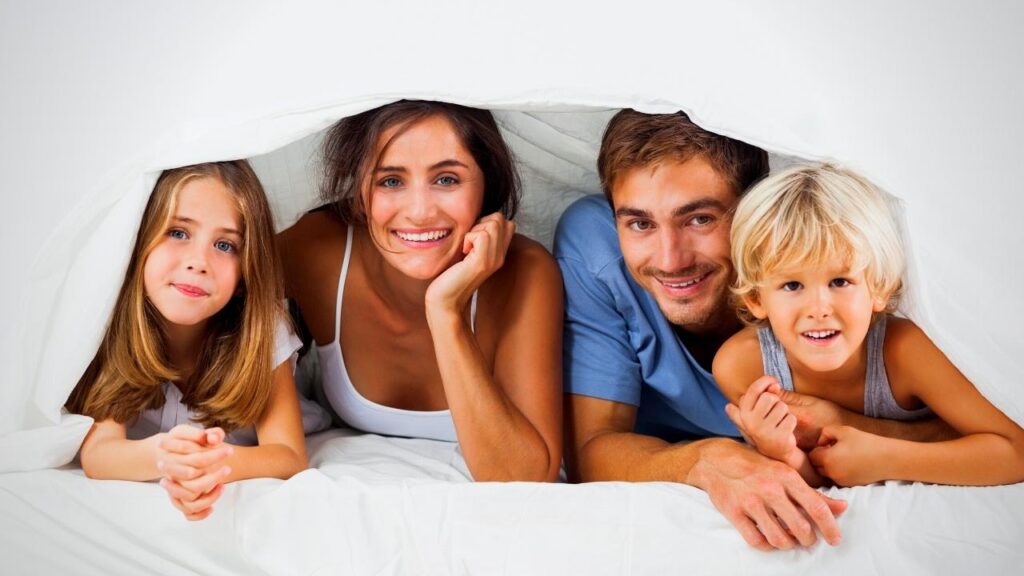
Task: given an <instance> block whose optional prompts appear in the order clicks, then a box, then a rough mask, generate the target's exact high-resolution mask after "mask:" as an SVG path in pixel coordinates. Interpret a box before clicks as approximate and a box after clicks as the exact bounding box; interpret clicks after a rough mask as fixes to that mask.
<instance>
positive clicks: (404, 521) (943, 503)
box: [0, 429, 1024, 575]
mask: <svg viewBox="0 0 1024 576" xmlns="http://www.w3.org/2000/svg"><path fill="white" fill-rule="evenodd" d="M309 449H310V454H311V462H310V463H311V469H310V470H307V471H305V472H303V473H301V474H299V475H297V476H295V477H293V478H292V479H291V480H288V481H286V482H282V481H279V480H269V479H262V480H248V481H243V482H236V483H234V484H232V485H229V486H228V487H227V488H226V490H225V493H224V496H223V498H222V499H221V501H220V502H219V503H218V505H217V507H216V510H215V512H214V513H213V514H212V515H211V516H210V517H209V518H208V519H206V520H204V521H202V522H188V521H185V520H184V519H183V518H182V517H181V516H180V514H179V513H178V512H177V511H176V510H174V509H173V508H172V507H171V506H170V504H169V503H168V502H167V501H166V497H165V495H164V493H163V491H162V490H161V489H160V487H159V486H157V485H156V484H155V483H139V482H120V481H94V480H89V479H88V478H86V477H85V476H84V475H83V474H82V471H81V469H80V468H77V467H75V466H73V465H72V466H66V467H63V468H60V469H50V470H40V471H33V472H19V473H9V474H3V475H0V517H2V520H0V558H2V559H3V560H2V561H0V572H2V573H4V574H19V575H20V574H143V573H145V574H210V575H216V574H274V575H276V574H458V575H461V574H524V575H527V574H528V575H542V574H559V575H564V574H593V575H601V574H634V575H637V574H658V575H661V574H673V573H693V574H735V573H758V574H783V573H785V574H790V573H826V572H827V573H830V574H968V573H971V574H1015V573H1019V570H1020V567H1021V566H1024V552H1022V551H1021V546H1020V544H1021V542H1024V522H1022V520H1021V519H1022V518H1024V484H1022V485H1015V486H1005V487H993V488H961V487H942V486H925V485H921V484H907V483H900V482H889V483H886V484H884V485H874V486H869V487H862V488H853V489H832V490H830V494H831V495H833V496H835V497H838V498H843V499H846V500H848V501H849V502H850V508H849V510H848V511H847V512H846V513H845V514H844V515H843V516H842V518H841V520H840V526H841V528H842V530H843V542H842V543H841V544H840V545H839V546H838V547H834V548H833V547H829V546H827V545H825V544H823V543H819V544H817V545H815V546H814V547H812V548H810V549H803V550H793V551H786V552H773V553H763V552H758V551H756V550H752V549H750V548H748V547H747V546H746V545H745V544H744V543H743V541H742V539H741V538H740V536H739V535H738V534H737V533H736V532H735V530H733V528H732V527H731V526H730V525H729V524H728V522H726V520H725V519H724V518H723V517H721V516H720V515H719V514H718V512H717V511H716V510H715V509H714V507H713V506H712V505H711V503H710V501H709V500H708V498H707V497H706V495H705V494H704V493H703V492H701V491H700V490H697V489H695V488H691V487H688V486H680V485H673V484H669V483H648V484H626V483H594V484H587V485H566V484H553V485H549V484H537V483H526V482H520V483H505V484H501V483H473V482H471V481H470V478H469V474H468V471H467V470H466V467H465V463H464V461H463V460H462V457H461V455H460V453H459V451H458V448H457V446H456V445H454V444H449V443H444V442H433V441H429V440H410V439H400V438H385V437H380V436H375V435H361V434H356V433H354V432H351V431H343V430H336V429H335V430H330V431H327V432H324V433H321V434H318V435H316V436H313V437H310V439H309Z"/></svg>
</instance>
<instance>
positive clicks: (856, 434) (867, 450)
mask: <svg viewBox="0 0 1024 576" xmlns="http://www.w3.org/2000/svg"><path fill="white" fill-rule="evenodd" d="M881 442H885V439H884V438H882V437H880V436H875V435H874V434H870V433H868V432H863V431H861V430H858V429H856V428H853V427H851V426H825V427H824V428H822V430H821V437H820V438H819V439H818V447H817V448H815V449H814V450H811V452H810V453H809V454H808V457H809V458H810V460H811V464H812V465H813V466H814V469H815V470H817V472H818V473H819V474H821V475H822V476H826V477H828V478H831V479H832V481H833V482H835V483H836V484H837V485H839V486H861V485H864V484H871V483H872V482H878V481H880V480H882V479H883V478H881V477H880V476H881V475H880V474H879V471H878V470H877V468H878V463H879V462H878V460H879V446H880V443H881Z"/></svg>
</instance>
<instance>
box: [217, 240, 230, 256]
mask: <svg viewBox="0 0 1024 576" xmlns="http://www.w3.org/2000/svg"><path fill="white" fill-rule="evenodd" d="M213 247H214V248H216V249H217V250H220V251H221V252H227V253H228V254H231V253H233V252H234V251H235V245H234V244H232V243H231V242H228V241H227V240H218V241H217V242H215V243H214V244H213Z"/></svg>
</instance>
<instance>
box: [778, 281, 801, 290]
mask: <svg viewBox="0 0 1024 576" xmlns="http://www.w3.org/2000/svg"><path fill="white" fill-rule="evenodd" d="M801 288H803V286H802V285H801V284H800V283H799V282H797V281H796V280H791V281H789V282H786V283H785V284H783V285H782V289H783V290H785V291H786V292H795V291H797V290H799V289H801Z"/></svg>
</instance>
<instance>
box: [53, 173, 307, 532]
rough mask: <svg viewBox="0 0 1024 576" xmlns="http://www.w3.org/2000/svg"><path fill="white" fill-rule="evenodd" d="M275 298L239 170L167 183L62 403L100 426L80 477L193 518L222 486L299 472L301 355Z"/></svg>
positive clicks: (264, 235)
mask: <svg viewBox="0 0 1024 576" xmlns="http://www.w3.org/2000/svg"><path fill="white" fill-rule="evenodd" d="M282 298H283V288H282V284H281V280H280V273H279V271H278V268H277V263H276V260H275V256H274V247H273V223H272V220H271V213H270V207H269V206H268V204H267V200H266V197H265V196H264V194H263V189H262V187H261V186H260V183H259V180H258V179H257V178H256V174H255V173H254V172H253V171H252V169H251V168H250V167H249V165H248V163H247V162H245V161H235V162H217V163H211V164H200V165H197V166H189V167H185V168H177V169H174V170H168V171H165V172H164V173H163V174H162V175H161V176H160V178H159V180H158V181H157V183H156V187H155V189H154V190H153V194H152V196H151V197H150V199H149V203H148V204H147V206H146V210H145V213H144V214H143V217H142V224H141V225H140V227H139V233H138V236H137V238H136V242H135V251H134V252H133V254H132V257H131V261H130V263H129V265H128V271H127V274H126V276H125V282H124V284H123V285H122V286H121V291H120V294H119V295H118V298H117V303H116V305H115V307H114V312H113V318H112V319H111V322H110V326H109V327H108V329H107V332H106V335H105V336H104V338H103V342H102V344H101V345H100V349H99V351H98V352H97V353H96V357H95V358H94V359H93V361H92V363H91V364H90V365H89V368H88V369H87V370H86V372H85V374H84V375H83V376H82V378H81V380H79V382H78V385H77V386H76V387H75V389H74V391H73V392H72V394H71V397H70V398H69V400H68V404H67V407H68V409H69V410H71V411H72V412H77V413H81V414H85V415H86V416H91V417H92V418H93V419H94V420H95V424H93V426H92V429H91V430H90V432H89V433H88V435H87V436H86V437H85V441H84V442H83V444H82V448H81V452H80V457H81V463H82V468H83V470H84V471H85V473H86V475H87V476H89V477H90V478H109V479H123V480H143V481H145V480H153V479H156V478H162V480H161V485H162V486H163V487H164V488H165V489H166V490H167V492H168V493H169V495H170V497H171V501H172V502H173V503H174V505H175V507H177V508H178V509H179V510H181V511H182V512H183V513H184V514H185V516H186V517H187V518H189V519H191V520H198V519H202V518H205V517H206V516H208V515H209V514H210V512H211V511H212V508H211V505H212V504H213V502H214V501H215V500H216V499H217V498H218V497H219V496H220V494H221V486H222V485H223V484H224V483H225V482H231V481H233V480H240V479H243V478H252V477H257V476H272V477H277V478H288V477H290V476H292V475H293V474H295V473H297V472H299V471H300V470H303V469H304V468H306V466H307V462H306V452H305V444H304V438H303V430H302V422H301V418H300V415H299V405H298V398H297V393H296V390H295V386H294V385H293V382H292V368H291V363H290V362H289V361H288V360H289V358H292V357H293V354H294V352H295V351H296V350H297V349H298V347H299V345H300V343H299V342H298V340H297V338H296V337H295V336H294V335H292V334H291V333H290V332H289V331H288V328H287V325H286V324H285V323H284V316H283V314H284V311H283V306H282V305H281V302H282ZM196 425H202V426H204V427H206V428H205V429H202V428H197V427H195V426H196ZM253 425H255V435H254V434H253V432H252V430H251V427H252V426H253ZM246 428H249V430H246ZM232 430H234V431H235V432H234V433H233V434H232V435H230V436H227V437H225V431H232ZM257 438H258V446H254V447H241V446H239V447H235V446H233V445H232V443H238V444H252V443H255V442H254V441H255V440H256V439H257ZM225 439H227V440H229V441H232V443H228V442H225Z"/></svg>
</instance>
